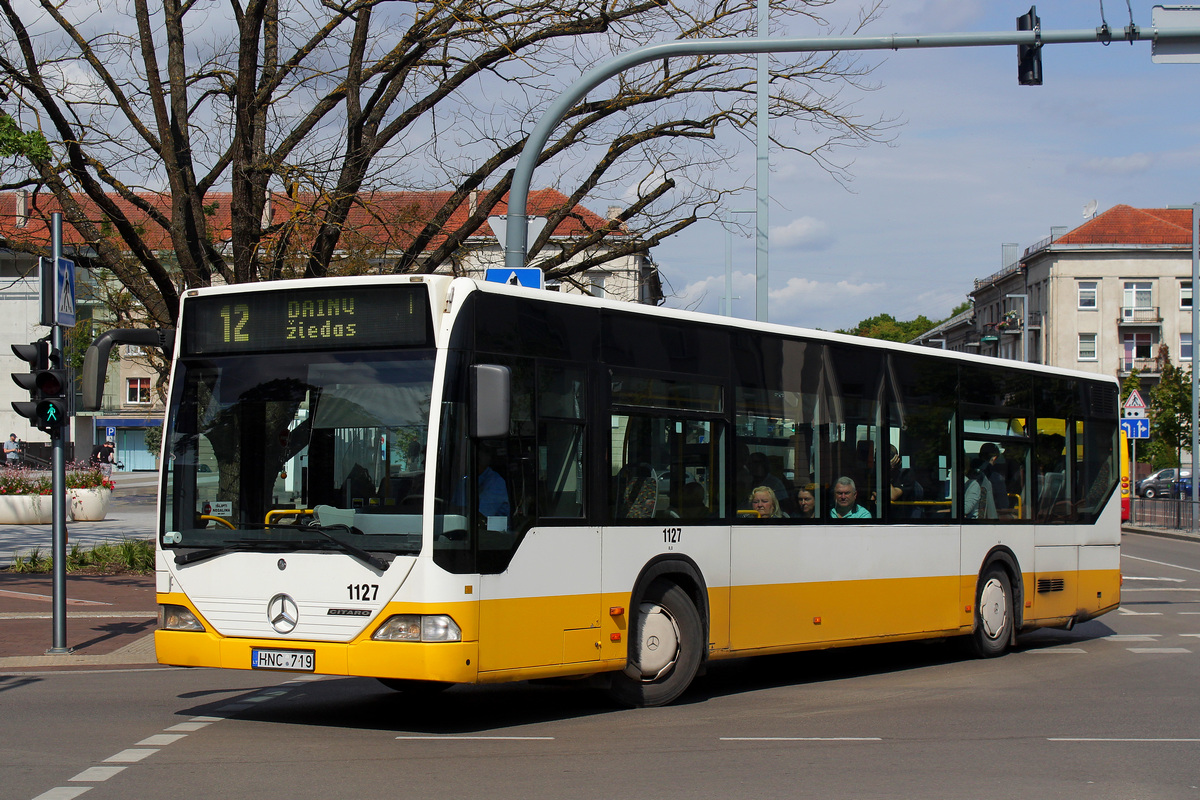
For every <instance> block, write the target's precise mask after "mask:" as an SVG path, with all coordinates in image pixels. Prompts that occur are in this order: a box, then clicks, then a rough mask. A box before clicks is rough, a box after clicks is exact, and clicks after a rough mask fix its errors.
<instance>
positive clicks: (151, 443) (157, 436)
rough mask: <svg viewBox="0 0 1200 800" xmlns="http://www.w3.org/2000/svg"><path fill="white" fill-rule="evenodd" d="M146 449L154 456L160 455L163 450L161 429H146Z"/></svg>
mask: <svg viewBox="0 0 1200 800" xmlns="http://www.w3.org/2000/svg"><path fill="white" fill-rule="evenodd" d="M146 449H147V450H148V451H150V453H151V454H152V455H155V456H157V455H158V453H159V451H160V450H161V449H162V428H161V427H158V426H156V427H153V428H146Z"/></svg>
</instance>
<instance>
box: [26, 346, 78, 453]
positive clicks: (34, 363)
mask: <svg viewBox="0 0 1200 800" xmlns="http://www.w3.org/2000/svg"><path fill="white" fill-rule="evenodd" d="M12 351H13V353H15V354H16V356H17V358H19V359H21V360H22V361H24V362H26V363H27V364H29V372H27V373H26V372H14V373H12V379H13V383H15V384H17V386H20V387H21V388H22V389H24V390H26V391H27V392H29V401H28V402H23V401H14V402H13V404H12V407H13V410H14V411H16V412H17V413H18V414H20V415H21V416H22V417H25V418H26V419H28V420H29V422H30V424H31V425H33V426H34V427H36V428H37V429H38V430H40V431H45V432H46V433H53V432H54V431H58V430H61V429H62V428H63V427H64V426H65V425H66V424H67V417H68V414H69V413H70V412H69V410H68V409H69V405H68V402H69V401H68V396H67V392H68V391H69V390H70V380H69V378H68V376H67V370H65V369H63V368H62V354H61V353H60V352H58V351H57V350H55V349H54V348H53V347H52V346H51V344H50V342H49V341H47V340H45V339H42V340H40V341H36V342H32V343H30V344H14V345H12Z"/></svg>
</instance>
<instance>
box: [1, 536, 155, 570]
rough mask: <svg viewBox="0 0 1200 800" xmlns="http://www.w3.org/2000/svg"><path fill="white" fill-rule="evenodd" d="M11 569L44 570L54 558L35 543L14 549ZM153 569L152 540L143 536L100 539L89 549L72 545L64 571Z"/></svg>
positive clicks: (52, 563)
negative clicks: (19, 550) (28, 547)
mask: <svg viewBox="0 0 1200 800" xmlns="http://www.w3.org/2000/svg"><path fill="white" fill-rule="evenodd" d="M8 569H9V571H10V572H23V573H44V572H50V571H52V570H53V569H54V558H53V557H52V556H49V555H43V554H42V551H41V548H38V547H35V548H33V549H32V550H30V551H29V553H28V554H25V555H22V554H20V553H16V554H14V555H13V563H12V566H10V567H9V568H8ZM153 571H154V542H152V541H149V540H146V539H121V540H120V541H117V542H102V543H100V544H98V545H95V546H94V547H92V548H91V549H90V550H85V549H84V548H83V547H81V546H80V545H79V544H73V545H71V549H70V551H69V552H68V553H67V572H91V573H95V572H101V573H119V572H134V573H137V574H140V575H145V574H148V573H150V572H153Z"/></svg>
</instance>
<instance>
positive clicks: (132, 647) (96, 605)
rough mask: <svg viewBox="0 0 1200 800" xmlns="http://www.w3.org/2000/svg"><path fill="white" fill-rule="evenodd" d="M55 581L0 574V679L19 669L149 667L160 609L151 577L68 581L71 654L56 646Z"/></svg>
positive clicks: (46, 577) (40, 576)
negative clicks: (58, 650) (53, 650)
mask: <svg viewBox="0 0 1200 800" xmlns="http://www.w3.org/2000/svg"><path fill="white" fill-rule="evenodd" d="M53 585H54V583H53V577H52V576H51V575H48V574H38V575H24V574H20V573H8V572H0V674H6V673H7V674H11V673H12V672H14V671H20V670H23V669H37V670H45V669H50V670H62V669H67V670H69V669H81V668H87V669H97V668H100V669H103V668H106V667H129V666H133V665H152V664H155V663H156V662H155V660H154V628H155V625H156V623H157V616H158V606H157V604H156V602H155V596H154V576H153V575H106V576H100V575H68V576H67V584H66V589H67V591H66V594H67V625H66V628H67V636H66V645H67V647H68V648H71V649H72V650H73V652H72V653H70V654H63V655H45V652H46V651H47V650H49V649H50V648H51V646H52V645H53V644H54V618H53V611H54V607H53V594H54V592H53Z"/></svg>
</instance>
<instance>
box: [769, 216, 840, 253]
mask: <svg viewBox="0 0 1200 800" xmlns="http://www.w3.org/2000/svg"><path fill="white" fill-rule="evenodd" d="M833 241H834V236H833V232H832V231H831V230H830V229H829V224H828V223H827V222H825V221H824V220H820V219H816V218H815V217H800V218H799V219H794V220H792V221H791V222H789V223H788V224H787V225H783V226H781V227H778V228H771V245H772V246H773V247H779V248H780V249H783V250H825V249H826V248H828V247H829V246H830V245H831V244H833Z"/></svg>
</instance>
